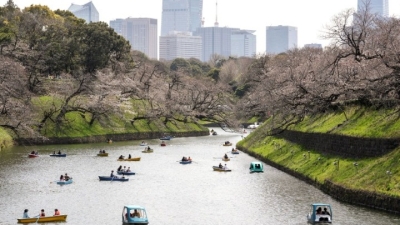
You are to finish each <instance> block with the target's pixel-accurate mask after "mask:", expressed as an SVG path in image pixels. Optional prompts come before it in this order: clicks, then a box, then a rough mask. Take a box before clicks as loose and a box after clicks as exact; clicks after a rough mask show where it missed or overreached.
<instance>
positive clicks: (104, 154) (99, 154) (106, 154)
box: [97, 152, 108, 157]
mask: <svg viewBox="0 0 400 225" xmlns="http://www.w3.org/2000/svg"><path fill="white" fill-rule="evenodd" d="M97 156H103V157H104V156H108V152H106V153H97Z"/></svg>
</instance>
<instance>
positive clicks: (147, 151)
mask: <svg viewBox="0 0 400 225" xmlns="http://www.w3.org/2000/svg"><path fill="white" fill-rule="evenodd" d="M142 152H143V153H152V152H153V149H149V150H143V151H142Z"/></svg>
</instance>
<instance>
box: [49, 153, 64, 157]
mask: <svg viewBox="0 0 400 225" xmlns="http://www.w3.org/2000/svg"><path fill="white" fill-rule="evenodd" d="M50 156H51V157H67V154H66V153H63V154H50Z"/></svg>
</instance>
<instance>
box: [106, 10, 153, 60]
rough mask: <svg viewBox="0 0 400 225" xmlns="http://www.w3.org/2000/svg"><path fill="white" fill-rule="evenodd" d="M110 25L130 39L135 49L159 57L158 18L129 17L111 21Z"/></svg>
mask: <svg viewBox="0 0 400 225" xmlns="http://www.w3.org/2000/svg"><path fill="white" fill-rule="evenodd" d="M110 27H111V28H113V29H114V30H115V32H116V33H118V34H120V35H121V36H123V37H124V38H125V39H126V40H128V41H129V43H130V44H131V47H132V49H133V50H137V51H141V52H143V53H144V54H146V55H147V56H148V57H149V58H151V59H157V54H158V52H157V51H158V44H157V39H158V38H157V37H158V33H157V29H158V28H157V19H151V18H127V19H116V20H112V21H110Z"/></svg>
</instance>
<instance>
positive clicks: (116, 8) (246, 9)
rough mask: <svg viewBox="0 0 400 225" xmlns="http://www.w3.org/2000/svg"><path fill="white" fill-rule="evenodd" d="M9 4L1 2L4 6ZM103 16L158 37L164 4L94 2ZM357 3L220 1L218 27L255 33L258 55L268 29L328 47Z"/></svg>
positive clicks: (210, 17)
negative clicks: (141, 24) (135, 21)
mask: <svg viewBox="0 0 400 225" xmlns="http://www.w3.org/2000/svg"><path fill="white" fill-rule="evenodd" d="M13 1H14V3H15V4H16V5H17V6H18V7H20V8H21V9H23V8H25V7H28V6H30V5H31V4H41V5H47V6H48V7H49V8H50V9H52V10H56V9H61V10H67V9H68V8H69V6H70V5H71V4H78V5H83V4H86V3H88V2H90V1H89V0H61V1H53V0H13ZM6 2H7V0H1V1H0V4H1V5H2V6H3V5H4V4H6ZM92 2H93V4H94V5H95V6H96V9H97V10H98V12H99V14H100V21H103V22H106V23H107V24H109V23H110V21H111V20H115V19H120V18H122V19H125V18H129V17H132V18H139V17H143V18H154V19H157V20H158V21H159V26H158V29H159V31H158V33H159V34H160V33H161V26H160V24H161V23H162V21H161V18H162V0H135V1H133V2H126V1H124V0H114V1H112V2H107V1H100V0H93V1H92ZM215 2H216V1H215V0H203V17H204V18H205V23H204V26H205V27H212V26H214V22H215V19H216V7H215ZM357 3H358V0H351V1H350V0H325V1H321V0H304V1H297V0H280V1H278V2H274V1H272V0H264V1H262V3H260V1H259V0H236V1H231V0H218V23H219V27H231V28H240V29H244V30H255V33H254V35H256V36H257V53H264V52H265V49H266V44H265V42H266V41H265V40H266V35H265V29H266V27H267V26H278V25H283V26H294V27H297V28H298V46H299V47H303V46H304V45H305V44H311V43H319V44H322V45H323V46H327V45H328V44H329V41H328V40H323V39H322V38H321V37H320V36H321V35H322V34H323V33H322V31H323V30H324V26H326V25H327V24H329V23H330V22H331V20H332V17H333V16H334V15H338V14H339V13H340V12H342V11H344V10H346V9H349V8H351V9H353V10H357ZM389 16H395V17H397V18H399V17H400V1H398V0H397V1H396V0H389Z"/></svg>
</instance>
